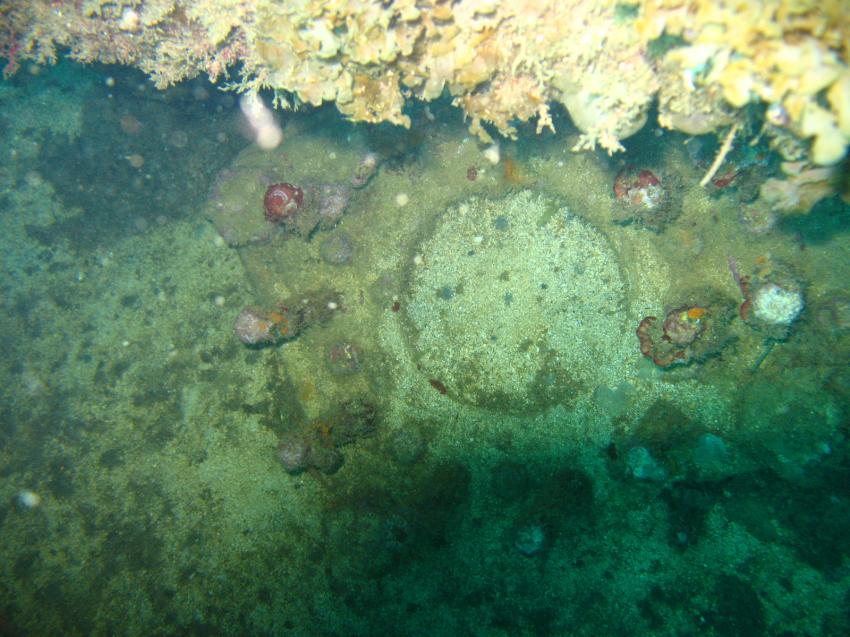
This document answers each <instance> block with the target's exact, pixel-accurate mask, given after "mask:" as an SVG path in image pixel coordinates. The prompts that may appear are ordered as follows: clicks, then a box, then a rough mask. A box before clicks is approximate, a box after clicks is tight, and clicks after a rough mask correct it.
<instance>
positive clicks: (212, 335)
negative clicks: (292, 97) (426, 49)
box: [0, 64, 850, 636]
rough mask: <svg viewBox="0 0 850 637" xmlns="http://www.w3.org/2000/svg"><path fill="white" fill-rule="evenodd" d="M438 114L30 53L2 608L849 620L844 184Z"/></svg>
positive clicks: (9, 310) (3, 411)
mask: <svg viewBox="0 0 850 637" xmlns="http://www.w3.org/2000/svg"><path fill="white" fill-rule="evenodd" d="M107 77H111V78H112V81H110V82H106V81H105V80H106V78H107ZM411 116H412V117H413V121H414V125H413V127H412V128H411V130H409V131H404V130H400V129H395V128H392V127H384V126H380V127H365V126H353V125H350V124H348V123H345V122H343V121H341V120H340V119H339V117H338V116H337V115H336V114H335V113H334V112H333V111H332V110H320V111H305V112H301V113H295V114H293V113H283V114H280V113H278V119H279V121H280V122H281V125H282V128H283V137H284V140H283V143H282V144H280V145H279V146H278V147H277V148H275V149H273V150H262V149H259V148H257V147H256V146H255V145H254V144H252V143H251V141H250V140H249V139H248V137H246V135H245V126H244V123H243V122H242V121H241V119H240V115H239V108H238V105H237V104H236V103H235V101H234V98H233V97H232V96H230V95H228V94H223V93H220V92H218V91H217V90H215V89H214V88H213V87H209V86H206V85H204V84H201V83H195V84H187V85H185V86H182V87H179V88H176V89H172V90H171V91H168V92H165V93H160V92H155V91H153V90H152V89H150V88H149V87H148V86H147V85H146V84H145V81H144V80H143V79H142V78H141V77H140V76H138V75H135V74H132V73H129V72H125V71H119V70H116V69H81V68H79V67H75V66H73V65H70V64H62V65H60V66H58V67H55V68H52V69H44V70H42V73H41V74H40V75H38V76H27V75H20V76H18V77H16V78H15V79H13V80H9V81H5V82H3V83H2V84H0V137H1V138H2V149H3V151H2V152H3V153H4V157H3V161H2V166H0V224H2V232H0V243H2V255H3V266H4V275H3V287H2V293H0V299H1V300H2V304H0V312H2V321H0V343H2V347H3V356H2V359H1V360H0V379H2V382H0V441H2V447H0V470H2V473H0V495H2V498H0V530H1V531H2V542H0V556H2V560H0V564H2V576H0V634H3V635H6V634H8V635H21V634H23V635H59V634H66V635H109V634H127V635H218V634H228V635H372V634H374V635H378V634H380V635H413V634H416V635H541V636H542V635H553V636H554V635H567V634H569V635H588V636H590V635H593V636H597V635H610V634H628V635H659V636H660V635H696V634H700V635H741V636H745V635H746V636H755V635H844V634H847V633H848V631H850V614H848V605H850V571H848V559H850V486H848V485H850V482H848V470H849V469H848V468H850V447H849V446H848V425H849V424H850V417H849V416H848V414H850V369H848V360H850V358H848V354H849V353H850V292H848V289H847V283H846V282H847V281H848V280H850V272H848V270H850V259H848V247H847V246H848V242H847V237H848V232H850V215H849V214H848V213H849V212H850V209H848V206H847V204H844V203H842V201H841V200H840V198H839V197H838V196H834V197H832V198H830V199H827V200H826V201H824V202H822V203H821V204H819V205H818V206H817V207H816V208H815V209H814V210H813V211H812V212H811V213H810V214H809V215H806V216H797V217H782V218H773V217H772V216H771V215H770V214H769V212H765V211H763V210H762V211H760V210H758V209H756V208H754V207H753V205H752V201H753V199H754V195H757V186H758V183H759V182H760V181H763V180H764V179H767V178H768V177H769V176H771V175H773V174H775V172H776V162H775V161H772V160H771V159H770V158H769V156H768V158H767V159H764V158H763V157H762V158H760V159H759V160H758V161H755V160H753V159H752V157H753V156H754V154H753V153H752V152H749V151H747V149H746V147H745V146H744V145H743V144H744V143H745V142H741V144H742V146H741V149H739V151H738V154H737V155H734V156H733V158H734V159H733V164H732V168H734V172H735V179H734V180H732V182H731V183H730V184H722V182H721V184H722V185H723V187H717V186H713V187H710V188H707V189H706V188H701V187H700V186H699V185H698V182H699V180H700V178H701V176H702V174H703V173H704V171H705V169H706V167H707V164H708V163H710V160H711V157H712V155H713V153H714V150H715V149H716V147H717V144H716V142H715V141H714V140H710V139H688V138H686V137H684V136H681V135H678V134H672V133H669V132H666V131H662V130H660V129H655V128H653V127H652V126H648V127H647V128H646V129H645V130H644V131H643V132H641V133H640V134H639V135H638V136H636V137H635V138H633V139H631V140H629V143H628V144H627V146H628V148H627V152H626V153H625V155H622V156H616V157H613V158H609V157H607V156H605V155H604V154H598V153H597V154H593V153H585V154H574V153H571V152H570V151H569V148H570V147H571V146H572V141H573V140H574V137H575V131H574V130H573V129H572V128H571V126H570V124H569V122H568V121H567V120H566V118H565V117H562V118H561V119H560V120H556V122H555V123H556V128H557V130H558V133H557V134H554V135H553V134H546V135H543V136H540V137H537V136H534V135H533V134H531V131H522V132H524V133H525V134H524V135H521V140H522V141H520V142H503V143H502V144H501V147H500V149H499V151H500V161H499V162H498V163H491V162H490V161H489V159H488V158H487V157H486V156H485V155H484V153H483V152H482V151H483V149H482V148H481V147H480V146H479V145H478V144H477V143H476V142H475V141H474V140H473V139H470V138H468V137H467V134H466V132H465V129H464V127H463V124H462V123H461V122H459V121H458V120H457V116H456V114H453V113H452V111H451V110H449V109H448V108H447V107H446V106H445V105H440V104H436V105H432V106H431V111H429V112H428V113H426V112H425V111H424V110H422V111H416V112H412V113H411ZM640 171H650V173H651V174H652V175H653V180H647V179H644V181H643V182H640V181H639V179H640V177H639V175H640V174H641V173H640ZM724 175H725V176H726V177H728V174H727V173H724ZM618 177H619V179H620V181H619V182H618V181H617V180H618ZM624 179H625V180H631V181H632V183H631V184H627V186H628V187H630V188H631V189H632V192H631V194H627V195H626V196H625V197H624V196H623V191H622V188H620V187H619V186H615V184H616V183H619V184H620V185H622V181H623V180H624ZM656 181H657V182H658V183H655V182H656ZM275 183H289V184H292V185H293V186H294V187H296V186H297V187H298V188H300V189H301V190H302V194H303V196H304V203H303V208H301V209H299V210H298V211H296V215H298V216H297V218H296V217H292V218H291V219H289V220H287V221H285V222H283V223H270V222H269V221H268V220H267V219H266V217H265V216H264V195H265V193H266V189H267V187H268V186H269V185H271V184H275ZM659 184H660V185H659ZM754 184H755V186H754ZM649 186H651V187H653V188H656V187H657V192H656V191H649V190H646V188H647V187H649ZM635 188H637V189H638V190H640V188H643V189H644V191H643V192H642V193H641V192H638V193H635V192H634V189H635ZM754 188H755V191H754ZM627 190H628V188H627ZM647 197H648V198H649V199H650V201H649V204H648V205H642V204H641V205H637V204H636V203H635V201H633V200H640V201H638V203H640V202H641V201H642V202H644V203H645V200H646V198H647ZM653 197H658V199H657V200H653V199H652V198H653ZM732 270H734V272H732ZM736 278H737V281H736ZM771 286H774V287H771ZM244 312H248V314H249V315H250V317H252V320H253V322H252V323H250V325H249V327H250V328H251V329H254V330H260V332H262V330H266V331H265V332H263V334H266V335H267V336H266V337H264V338H261V339H260V341H261V342H259V343H256V344H244V343H243V342H241V341H240V339H239V338H237V336H238V334H237V333H235V328H234V325H236V326H237V328H239V329H240V330H241V329H242V328H244V327H245V326H246V325H248V324H247V323H239V317H240V316H241V315H243V313H244ZM783 312H784V313H785V314H784V315H783ZM783 316H784V318H783ZM647 317H655V320H654V321H652V320H647ZM240 326H242V327H240ZM239 334H242V332H240V333H239ZM261 335H262V334H261ZM642 350H643V353H642ZM653 359H655V362H653ZM279 448H280V449H279ZM281 460H283V462H282V461H281Z"/></svg>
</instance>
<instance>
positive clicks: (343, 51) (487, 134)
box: [0, 0, 850, 181]
mask: <svg viewBox="0 0 850 637" xmlns="http://www.w3.org/2000/svg"><path fill="white" fill-rule="evenodd" d="M843 5H844V3H843V2H841V1H840V0H826V1H823V2H816V1H814V0H760V1H758V2H746V3H742V2H731V1H719V2H718V1H708V0H693V1H690V2H685V1H683V0H619V1H617V0H594V1H586V0H569V1H566V2H562V1H555V0H550V1H546V0H520V1H517V2H509V3H507V2H498V1H496V0H460V1H456V2H450V1H446V0H398V1H394V2H377V1H371V2H370V1H363V2H350V1H345V2H333V1H331V2H326V1H324V0H322V1H319V0H310V1H301V2H273V1H270V0H260V1H256V2H255V1H247V0H224V1H219V0H215V1H213V0H128V1H119V2H114V1H109V2H105V1H102V0H84V1H78V2H56V1H52V0H33V1H27V2H23V1H20V0H17V1H14V2H11V3H8V4H5V6H4V8H2V9H0V18H2V19H0V55H2V56H3V57H5V58H6V60H7V62H6V67H5V73H6V74H9V73H12V72H14V71H15V70H16V69H17V68H18V67H19V66H20V65H21V63H25V62H27V61H34V62H36V63H47V62H52V61H54V60H56V59H57V57H59V56H61V55H65V54H67V55H69V56H70V57H72V58H74V59H76V60H79V61H81V62H105V63H118V64H125V65H131V66H134V67H138V68H140V69H142V70H143V71H145V72H146V73H148V74H150V76H151V78H152V79H153V81H154V82H155V83H156V85H157V86H158V87H166V86H168V85H170V84H173V83H175V82H179V81H181V80H184V79H186V78H191V77H193V76H197V75H199V74H207V75H208V76H209V77H210V78H211V79H212V80H213V81H214V82H218V83H219V84H220V85H221V86H223V87H225V88H229V89H234V90H237V91H242V92H244V91H256V90H258V89H271V90H273V91H274V93H275V101H276V103H277V104H278V105H280V106H284V107H296V106H298V105H299V104H302V103H308V104H312V105H319V104H321V103H323V102H334V103H335V104H336V106H337V108H338V109H339V110H340V112H341V113H343V114H344V115H345V116H347V117H349V118H351V119H352V120H354V121H365V122H392V123H394V124H399V125H402V126H410V125H411V120H410V117H409V116H408V115H407V114H406V113H405V106H406V105H407V104H409V103H410V102H411V101H412V100H424V101H429V100H433V99H436V98H438V97H440V96H442V95H444V94H446V93H447V94H449V95H450V96H451V98H452V100H453V103H454V104H455V105H456V106H457V107H458V108H460V109H462V111H463V113H464V115H465V117H466V118H467V121H468V123H469V128H470V131H471V132H472V133H474V134H475V135H476V136H477V137H478V138H480V139H481V140H483V141H485V142H489V141H490V140H491V139H492V138H493V135H494V134H496V133H498V134H500V135H504V136H508V137H514V136H515V135H516V133H517V130H516V127H515V125H516V123H517V122H523V121H527V120H535V121H536V127H537V132H538V133H540V132H541V131H543V130H544V129H548V128H552V127H553V120H552V109H553V108H558V107H563V108H565V109H566V111H567V112H568V113H569V115H570V117H571V119H572V121H573V122H574V123H575V125H576V126H577V127H578V128H579V129H580V131H581V132H582V136H581V137H580V138H579V140H578V142H577V143H576V145H575V149H576V150H580V149H592V148H595V147H601V148H603V149H605V150H607V151H608V152H609V153H613V152H616V151H618V150H621V149H622V145H621V140H623V139H625V138H627V137H629V136H630V135H632V134H634V133H635V132H637V131H638V130H640V129H641V128H642V127H643V126H644V124H645V123H646V121H647V116H648V113H649V111H650V108H651V107H652V105H653V104H657V118H658V122H659V123H660V124H661V126H663V127H666V128H669V129H674V130H678V131H682V132H684V133H686V134H690V135H701V134H707V133H718V134H721V135H726V136H727V137H728V138H729V140H731V138H732V137H734V135H735V133H736V132H737V131H738V129H739V127H741V126H743V125H745V124H746V125H747V126H752V122H753V120H754V119H755V120H756V121H758V122H759V123H760V124H761V125H762V127H763V130H762V134H763V135H764V136H766V137H767V138H768V139H770V141H771V145H772V146H773V147H774V148H775V149H776V150H777V151H778V152H779V153H781V154H782V156H783V157H784V158H785V159H786V161H789V162H791V161H799V160H800V159H803V158H807V159H808V161H809V162H810V163H812V164H815V165H818V166H828V165H834V164H836V163H837V162H839V161H841V159H842V158H843V157H844V155H845V152H846V147H847V144H848V143H850V68H848V61H850V51H848V47H849V46H850V45H848V42H850V20H849V19H848V18H847V14H846V11H845V9H846V6H843ZM745 115H747V116H748V119H747V122H746V123H745V122H744V116H745ZM753 115H755V118H754V117H753ZM726 146H728V144H727V145H726ZM718 165H719V162H718ZM794 179H797V181H799V179H798V176H797V175H791V176H789V181H793V180H794Z"/></svg>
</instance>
